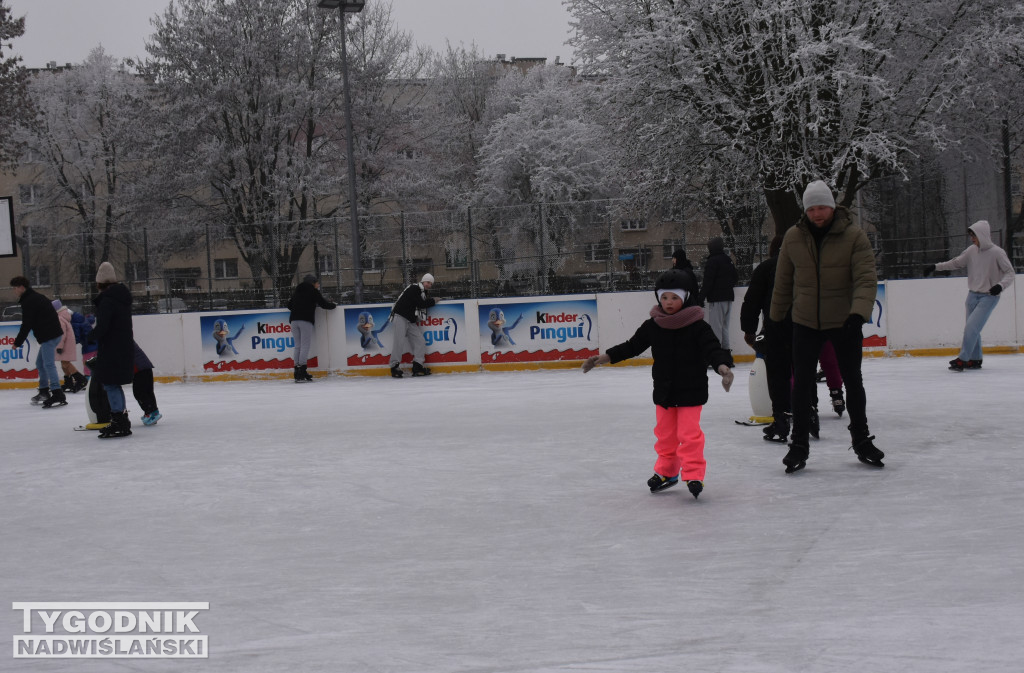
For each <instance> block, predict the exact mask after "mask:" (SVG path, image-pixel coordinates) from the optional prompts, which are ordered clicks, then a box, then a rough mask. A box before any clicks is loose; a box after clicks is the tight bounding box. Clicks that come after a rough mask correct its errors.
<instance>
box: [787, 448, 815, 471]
mask: <svg viewBox="0 0 1024 673" xmlns="http://www.w3.org/2000/svg"><path fill="white" fill-rule="evenodd" d="M809 455H810V449H809V448H808V447H807V445H806V444H796V443H793V444H790V445H789V453H787V454H786V457H785V458H783V459H782V464H783V465H785V466H786V474H792V473H794V472H796V471H797V470H802V469H804V467H806V466H807V457H808V456H809Z"/></svg>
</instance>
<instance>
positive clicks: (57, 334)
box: [11, 276, 67, 408]
mask: <svg viewBox="0 0 1024 673" xmlns="http://www.w3.org/2000/svg"><path fill="white" fill-rule="evenodd" d="M11 287H12V288H14V294H16V295H18V303H19V304H21V329H19V330H18V336H16V337H14V344H13V345H14V347H15V348H16V349H17V348H21V346H22V344H24V343H25V339H27V338H28V333H29V332H31V333H32V336H34V337H35V338H36V341H37V342H38V343H39V350H38V351H37V352H36V369H37V370H38V371H39V393H38V394H37V395H36V396H35V397H33V398H32V404H41V405H43V406H44V407H46V408H50V407H55V406H63V405H66V404H67V399H65V397H64V391H62V390H61V388H60V376H59V375H58V374H57V361H56V359H55V358H56V352H57V345H58V344H59V343H60V340H61V338H62V337H63V336H64V330H63V329H61V326H60V319H59V318H58V317H57V311H56V310H55V309H54V308H53V304H51V303H50V300H49V299H47V298H46V297H44V296H43V295H41V294H39V293H38V292H36V291H35V290H33V289H32V285H31V284H29V281H28V278H25V276H15V277H14V278H12V279H11Z"/></svg>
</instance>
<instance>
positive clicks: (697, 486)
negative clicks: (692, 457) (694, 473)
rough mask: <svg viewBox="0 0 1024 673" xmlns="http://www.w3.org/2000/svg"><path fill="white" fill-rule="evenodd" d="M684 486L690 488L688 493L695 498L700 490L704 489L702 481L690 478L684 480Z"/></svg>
mask: <svg viewBox="0 0 1024 673" xmlns="http://www.w3.org/2000/svg"><path fill="white" fill-rule="evenodd" d="M686 488H688V489H690V494H691V495H693V499H694V500H696V499H697V496H699V495H700V492H701V491H703V490H704V482H703V481H697V480H696V479H691V480H690V481H688V482H686Z"/></svg>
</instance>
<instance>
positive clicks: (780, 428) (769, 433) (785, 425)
mask: <svg viewBox="0 0 1024 673" xmlns="http://www.w3.org/2000/svg"><path fill="white" fill-rule="evenodd" d="M763 432H764V439H765V441H767V442H781V443H785V441H786V438H787V437H788V436H789V417H788V416H787V415H785V414H781V415H779V416H777V417H776V418H774V419H773V420H772V423H771V425H769V426H768V427H766V428H765V429H764V430H763Z"/></svg>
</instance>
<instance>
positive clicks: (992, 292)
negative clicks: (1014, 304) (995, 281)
mask: <svg viewBox="0 0 1024 673" xmlns="http://www.w3.org/2000/svg"><path fill="white" fill-rule="evenodd" d="M1002 291H1003V286H1002V285H993V286H992V289H991V290H989V291H988V293H989V294H990V295H992V296H993V297H995V296H998V295H999V293H1000V292H1002Z"/></svg>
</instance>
